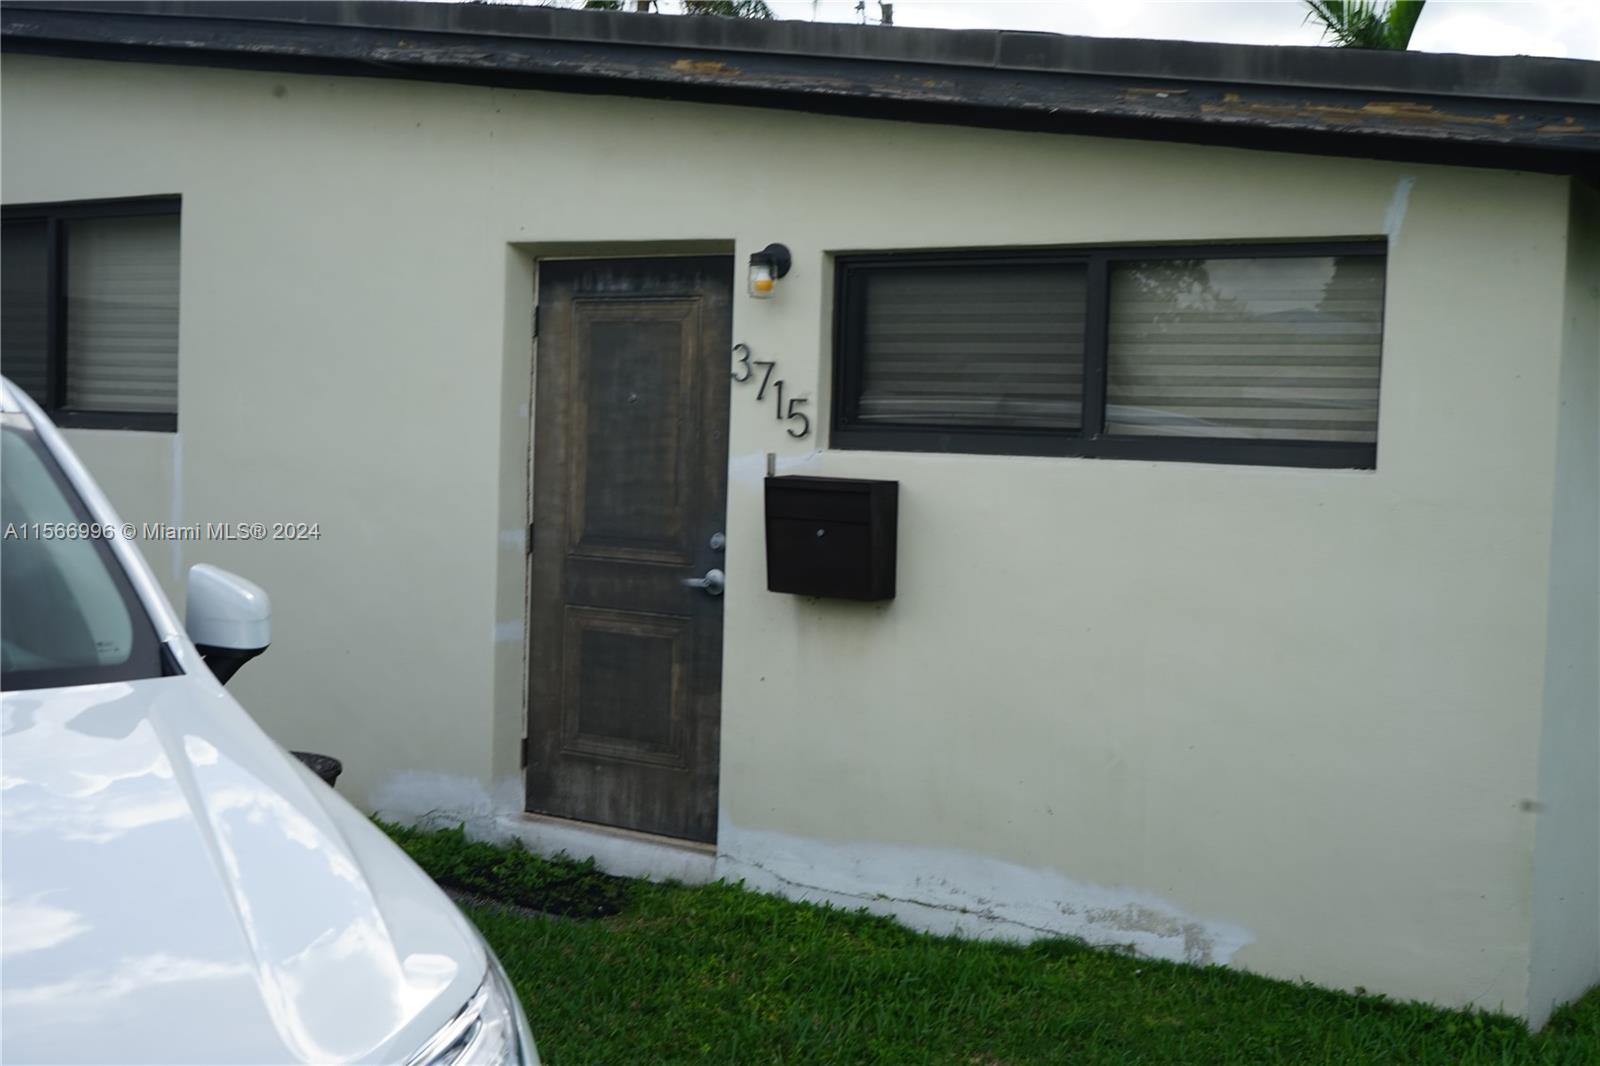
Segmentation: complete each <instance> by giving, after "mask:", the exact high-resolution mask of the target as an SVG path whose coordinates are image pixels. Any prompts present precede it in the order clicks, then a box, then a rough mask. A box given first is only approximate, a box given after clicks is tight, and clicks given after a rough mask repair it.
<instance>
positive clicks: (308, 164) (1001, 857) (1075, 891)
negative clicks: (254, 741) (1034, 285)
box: [0, 56, 1568, 1012]
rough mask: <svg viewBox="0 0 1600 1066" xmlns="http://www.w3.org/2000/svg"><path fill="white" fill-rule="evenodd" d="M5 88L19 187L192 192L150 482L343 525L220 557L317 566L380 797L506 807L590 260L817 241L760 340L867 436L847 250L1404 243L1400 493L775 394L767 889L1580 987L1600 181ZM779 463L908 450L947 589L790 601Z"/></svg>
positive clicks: (335, 684)
mask: <svg viewBox="0 0 1600 1066" xmlns="http://www.w3.org/2000/svg"><path fill="white" fill-rule="evenodd" d="M0 75H3V78H4V85H3V108H4V112H3V120H4V130H3V136H4V154H3V173H0V181H3V190H0V191H3V195H4V198H5V199H6V200H7V201H9V202H16V201H29V200H43V199H75V198H85V197H106V196H124V195H134V194H140V193H181V194H182V195H183V197H184V204H183V305H182V313H181V319H182V321H181V327H180V328H181V334H180V338H181V348H182V357H181V369H180V388H181V396H182V400H181V402H182V408H181V412H180V425H181V426H182V440H183V458H182V467H181V479H180V480H181V492H179V493H177V494H176V496H174V495H173V494H172V493H171V491H170V485H167V484H165V483H164V480H163V479H164V478H170V477H171V476H172V475H170V474H163V473H161V471H160V469H159V468H157V467H151V468H149V469H148V470H133V469H124V470H118V471H116V472H115V473H112V472H110V471H109V469H107V471H106V473H107V481H108V489H109V491H110V492H111V494H112V496H113V498H114V499H116V500H118V501H119V502H121V501H123V500H124V499H126V500H128V501H130V504H124V505H125V506H133V505H132V504H131V501H133V500H154V501H167V500H169V499H174V498H175V499H177V500H178V501H179V502H178V506H179V508H180V509H181V511H182V513H183V515H184V517H185V519H186V520H189V521H205V520H221V519H237V518H254V519H260V520H263V521H272V520H278V519H292V520H305V521H317V522H320V524H321V527H322V529H323V531H324V536H323V539H322V540H321V541H319V542H317V543H315V544H248V545H203V546H199V547H195V546H188V545H186V546H185V551H184V553H183V559H182V562H183V563H185V564H187V563H189V562H194V561H200V560H201V559H202V558H203V559H205V560H206V561H213V562H217V563H219V564H221V565H224V566H228V567H231V568H233V569H237V570H239V571H240V572H242V573H245V574H247V575H249V576H251V577H252V578H254V579H256V580H258V581H260V582H261V583H262V584H263V585H265V586H266V587H267V588H268V589H269V590H270V592H271V593H272V595H273V598H274V604H275V607H276V611H277V619H276V627H277V628H276V633H277V637H276V640H275V644H274V648H273V650H272V652H271V653H270V654H269V656H268V657H266V658H265V659H263V660H262V661H261V662H259V663H256V664H252V666H251V667H250V668H249V669H247V670H245V671H244V672H243V673H242V674H241V675H240V680H239V682H238V683H237V686H236V687H237V689H238V692H239V695H240V696H241V698H242V699H243V700H244V702H245V703H246V705H247V706H248V707H250V709H251V710H252V712H253V713H255V714H256V715H257V716H258V717H259V718H260V720H261V721H262V723H263V724H264V725H265V726H266V727H267V728H268V730H269V731H271V732H272V733H273V734H274V735H275V736H276V737H278V738H279V739H280V740H282V741H283V742H285V743H286V744H289V745H290V746H295V747H311V748H316V749H320V750H327V751H332V752H334V753H336V754H338V755H340V756H341V757H343V758H344V759H345V761H346V765H347V766H348V767H349V770H348V773H349V779H348V782H347V783H346V782H341V788H348V790H349V794H351V795H352V796H353V797H354V798H356V799H357V800H358V801H359V800H363V799H369V800H370V797H372V796H373V795H374V794H375V793H376V791H377V790H379V789H381V788H385V787H389V786H391V785H393V784H394V783H395V782H396V781H398V780H405V781H408V782H411V783H412V784H413V785H415V788H414V789H413V792H414V794H413V795H412V796H411V799H412V800H413V801H418V802H421V803H423V804H424V805H426V804H428V803H430V802H434V800H433V799H432V797H437V805H438V806H445V807H451V809H454V806H453V805H454V804H456V803H457V799H452V798H450V797H457V798H459V797H460V796H461V795H462V794H463V793H462V792H461V788H462V787H463V782H465V783H466V785H470V786H471V787H472V788H477V789H478V790H479V791H480V792H481V793H483V795H484V796H485V797H486V798H485V799H484V800H483V802H484V803H486V804H490V803H492V802H493V801H492V800H490V799H488V798H487V796H488V792H487V789H488V787H489V786H490V785H492V784H493V783H494V782H495V781H496V780H498V779H502V778H506V777H508V776H509V777H514V775H515V773H516V765H517V764H516V753H515V750H514V747H513V745H514V744H515V740H516V738H517V737H519V736H520V730H521V722H522V713H523V711H522V692H521V684H522V682H521V670H522V667H521V657H520V651H519V648H520V646H519V643H518V642H519V641H520V639H521V636H520V630H519V626H520V624H521V614H520V610H519V609H520V597H521V589H522V581H523V574H522V565H523V562H522V558H523V557H522V547H521V531H522V522H523V521H524V519H525V510H524V508H525V499H526V477H527V454H526V447H527V441H528V424H527V408H526V404H527V401H528V396H529V389H530V386H529V378H530V374H531V354H530V352H531V345H530V344H529V343H528V342H527V340H526V337H527V332H526V330H527V323H528V318H529V314H530V311H531V306H532V302H531V301H532V297H531V291H530V290H531V284H532V279H533V277H534V271H535V259H536V256H537V255H538V254H540V252H539V249H541V248H545V249H548V248H549V247H551V246H552V245H555V244H559V243H561V242H578V243H579V244H583V243H588V244H590V245H592V246H598V245H600V244H602V243H605V242H617V243H621V244H632V243H636V242H641V241H655V242H689V241H732V242H734V247H735V251H736V255H737V256H738V257H739V261H740V262H742V261H743V259H744V257H746V256H748V254H749V253H750V252H751V251H753V250H754V249H756V248H759V247H760V246H762V245H764V244H766V243H767V242H768V241H772V240H781V241H784V242H785V243H787V244H788V245H789V246H790V247H791V248H792V249H793V251H794V253H795V268H794V272H793V274H792V275H791V276H790V277H789V278H787V279H785V281H784V282H783V283H782V288H781V291H780V294H779V296H778V298H777V299H774V300H772V301H770V302H765V303H762V302H756V301H751V300H747V299H742V298H741V299H739V300H737V301H736V312H735V323H734V333H735V337H736V339H738V340H742V341H745V342H747V343H749V344H750V345H751V346H752V347H753V348H754V349H755V351H756V353H757V357H758V358H775V359H776V360H777V361H778V364H779V371H778V372H779V373H780V374H781V375H782V376H783V377H784V378H785V379H786V380H787V381H788V383H789V386H790V390H791V394H792V395H806V396H809V397H810V398H811V401H812V410H813V411H815V412H816V414H817V415H818V424H819V426H825V424H826V415H827V402H826V397H827V379H828V371H827V359H828V345H829V341H828V322H829V313H830V312H829V308H828V306H827V297H826V293H827V291H828V288H827V285H828V279H829V270H830V255H831V254H832V253H837V252H842V251H848V250H860V249H884V248H911V247H950V246H954V247H959V246H985V245H1018V244H1057V243H1062V244H1071V243H1094V242H1135V241H1183V240H1204V239H1219V240H1248V239H1255V238H1264V239H1279V238H1320V237H1370V236H1376V235H1387V236H1388V237H1389V239H1390V241H1391V258H1390V262H1389V297H1388V313H1387V321H1386V330H1385V352H1384V360H1385V367H1384V380H1383V397H1382V414H1381V425H1380V437H1379V440H1380V444H1379V448H1380V452H1379V463H1378V469H1377V470H1376V471H1374V472H1349V471H1346V472H1339V471H1315V470H1284V469H1254V468H1239V467H1226V466H1206V465H1186V464H1176V463H1149V462H1112V461H1092V460H1075V459H1038V458H1005V457H982V456H962V455H903V454H888V453H868V452H854V453H852V452H841V451H830V450H827V449H826V433H825V430H824V431H823V432H822V433H820V434H819V435H817V436H815V437H813V438H812V439H810V440H807V441H803V442H797V441H794V440H792V439H791V438H789V437H787V436H786V435H785V434H784V432H783V429H782V425H781V423H778V422H776V421H775V420H774V419H773V418H772V412H771V410H770V408H768V407H766V406H764V405H761V406H758V405H757V404H756V402H755V400H754V396H753V393H751V392H750V391H749V390H741V389H739V388H738V387H735V390H734V393H733V399H732V410H731V435H732V459H731V462H730V491H729V518H728V527H729V549H728V557H727V568H728V572H729V574H730V585H729V590H728V595H727V600H726V604H727V620H728V626H727V638H726V662H725V676H724V718H723V765H722V796H721V803H722V826H721V831H720V837H719V858H718V864H719V865H718V869H719V871H722V872H726V873H728V874H737V875H739V876H746V877H748V878H749V879H750V880H751V882H752V883H756V884H764V885H767V886H769V887H772V888H774V889H776V890H782V891H786V892H790V893H793V894H807V893H815V894H829V893H832V894H834V895H837V896H839V897H841V898H844V899H847V900H849V899H853V900H856V901H858V902H860V901H869V900H871V899H872V898H874V896H875V895H876V894H884V895H899V896H902V897H904V898H908V899H911V900H915V901H919V903H920V904H924V905H927V906H926V909H927V910H928V911H929V912H930V913H942V914H946V915H953V914H955V913H956V911H955V910H954V908H960V907H966V908H968V909H969V910H975V911H980V912H985V913H993V914H994V915H995V916H997V917H1002V918H1005V919H1006V920H1007V921H1009V922H1011V923H1012V924H1013V926H1015V927H1016V928H1018V929H1021V930H1023V931H1025V932H1026V931H1034V932H1039V931H1043V932H1062V931H1065V932H1072V933H1076V934H1079V935H1084V936H1087V937H1089V938H1091V939H1096V940H1100V941H1106V942H1135V943H1138V944H1140V945H1141V946H1142V947H1144V948H1146V949H1147V950H1151V951H1153V952H1155V953H1158V954H1169V955H1173V956H1174V957H1187V958H1194V959H1199V960H1205V959H1213V960H1216V961H1230V960H1231V961H1233V962H1234V963H1236V964H1239V965H1242V966H1246V967H1249V968H1252V969H1256V970H1259V971H1262V972H1265V973H1270V974H1275V975H1278V976H1283V977H1305V978H1308V979H1311V980H1315V981H1317V982H1320V983H1323V984H1329V985H1335V986H1356V985H1360V986H1364V987H1366V988H1368V989H1372V990H1375V991H1384V992H1387V993H1390V994H1392V995H1397V996H1416V997H1421V998H1425V999H1430V1000H1434V1001H1440V1002H1447V1003H1474V1004H1479V1005H1483V1006H1489V1007H1503V1008H1504V1009H1507V1010H1510V1011H1514V1012H1522V1011H1525V1010H1526V1009H1527V1008H1528V1006H1529V974H1530V967H1531V966H1532V956H1531V949H1530V943H1531V942H1532V936H1531V933H1530V929H1531V927H1532V925H1533V923H1534V916H1533V909H1534V903H1533V898H1532V897H1533V890H1532V882H1533V868H1534V850H1535V830H1534V826H1535V820H1536V819H1535V815H1534V813H1533V812H1532V810H1530V809H1528V808H1530V807H1536V806H1537V803H1536V802H1531V801H1535V800H1536V798H1537V797H1538V796H1539V795H1541V786H1540V781H1539V779H1538V766H1539V743H1540V726H1541V719H1542V715H1543V714H1544V711H1543V702H1542V701H1543V691H1544V686H1545V679H1546V662H1547V654H1546V653H1547V647H1546V619H1547V612H1548V608H1549V588H1550V585H1551V580H1552V575H1551V572H1550V559H1551V538H1552V501H1553V497H1554V493H1555V485H1556V478H1557V449H1556V432H1557V430H1556V423H1557V384H1558V381H1559V378H1560V375H1561V373H1562V368H1563V358H1562V352H1563V340H1564V336H1563V324H1562V307H1563V286H1564V284H1565V281H1566V270H1567V257H1566V249H1567V244H1566V234H1567V225H1568V218H1567V205H1568V195H1567V193H1568V183H1567V182H1566V181H1565V180H1564V179H1560V178H1556V177H1550V176H1542V175H1528V174H1507V173H1494V172H1483V171H1466V170H1456V169H1449V168H1440V167H1424V166H1408V165H1399V164H1389V163H1380V162H1372V161H1362V160H1338V159H1326V158H1311V157H1295V156H1287V155H1272V154H1264V153H1248V152H1242V151H1235V150H1227V149H1210V148H1202V147H1193V146H1179V145H1161V144H1146V143H1138V142H1120V141H1110V140H1099V139H1089V138H1074V137H1049V136H1038V135H1026V134H1016V133H1005V132H997V131H981V130H968V129H953V128H943V127H935V126H919V125H909V124H890V123H879V122H869V121H860V120H850V119H841V118H830V117H819V116H809V115H802V114H790V113H785V112H774V111H758V110H742V109H733V108H713V107H707V106H698V105H686V104H673V103H666V102H653V101H639V100H628V99H612V98H602V97H580V96H563V95H552V94H540V93H527V92H512V91H506V90H491V89H479V88H469V87H459V86H445V85H429V84H419V83H405V82H395V81H380V80H361V79H334V78H321V77H309V76H287V75H274V74H268V73H241V72H224V71H212V70H199V69H181V68H173V67H153V66H136V65H118V64H99V63H85V62H70V61H60V60H51V59H43V58H30V57H21V56H16V57H9V58H8V59H7V60H6V63H5V65H4V68H3V71H0ZM751 160H761V161H762V163H763V165H762V166H761V167H760V168H759V169H755V168H752V167H751V165H750V161H751ZM80 436H81V435H80ZM768 451H772V452H776V453H777V454H778V455H779V456H780V466H781V467H782V469H783V470H784V471H785V472H798V471H806V472H815V473H825V474H839V475H848V476H862V477H891V478H897V479H899V480H900V482H901V486H902V487H901V557H900V567H901V569H900V575H899V588H900V595H899V598H898V599H896V600H895V601H894V602H893V603H892V604H888V605H878V606H861V605H846V604H838V603H820V602H809V601H805V600H800V599H795V598H790V597H782V596H775V595H771V594H768V593H767V592H765V591H764V584H765V583H764V580H763V560H762V533H761V517H760V480H761V476H762V473H763V470H764V460H763V457H764V455H765V453H766V452H768ZM86 457H87V458H89V460H90V462H91V464H92V465H93V464H95V463H96V458H95V456H93V455H88V456H86ZM146 506H153V507H160V506H166V504H165V503H156V504H148V505H146ZM158 569H159V567H158ZM419 770H421V771H428V772H429V773H430V774H431V775H433V776H431V777H427V778H422V777H410V778H401V777H400V776H398V775H402V774H403V773H404V772H406V771H419ZM447 785H448V786H449V787H446V786H447ZM429 789H432V791H429ZM418 790H420V791H418ZM514 790H515V789H514V786H512V791H513V792H514ZM468 791H470V789H468ZM500 794H501V795H503V794H504V792H503V791H502V792H501V793H500ZM460 802H462V803H465V801H460ZM1559 994H1560V995H1566V994H1568V993H1567V992H1566V991H1565V990H1563V991H1561V992H1560V993H1559Z"/></svg>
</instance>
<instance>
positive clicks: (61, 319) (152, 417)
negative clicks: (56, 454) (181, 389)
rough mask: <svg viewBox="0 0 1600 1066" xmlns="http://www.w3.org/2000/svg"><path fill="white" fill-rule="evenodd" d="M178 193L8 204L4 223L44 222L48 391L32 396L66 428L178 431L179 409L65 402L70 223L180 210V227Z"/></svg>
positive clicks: (1, 215)
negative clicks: (88, 407)
mask: <svg viewBox="0 0 1600 1066" xmlns="http://www.w3.org/2000/svg"><path fill="white" fill-rule="evenodd" d="M182 207H183V199H182V197H180V196H138V197H128V198H123V199H116V200H72V201H66V202H58V203H35V204H5V205H3V206H0V223H11V222H43V223H44V224H45V393H46V395H45V396H42V397H40V396H35V397H33V400H34V402H35V403H37V404H38V405H39V406H40V407H41V408H43V409H44V412H45V413H46V414H48V415H49V416H50V420H51V421H52V422H54V423H55V424H56V425H57V426H60V427H61V428H62V429H133V430H148V431H152V432H163V433H175V432H177V429H178V413H177V412H176V411H173V412H171V413H168V412H165V411H85V410H80V409H76V408H73V407H69V406H67V402H66V400H67V299H66V296H67V284H66V281H67V223H70V222H72V221H74V220H76V219H85V218H134V217H146V216H150V215H176V216H178V217H179V227H180V231H181V227H182V215H183V211H182Z"/></svg>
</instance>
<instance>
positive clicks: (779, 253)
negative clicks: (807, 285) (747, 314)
mask: <svg viewBox="0 0 1600 1066" xmlns="http://www.w3.org/2000/svg"><path fill="white" fill-rule="evenodd" d="M792 262H793V260H792V259H791V258H790V256H789V249H788V247H787V246H786V245H782V244H769V245H767V246H766V247H765V248H763V249H761V251H759V252H756V253H755V254H754V255H752V256H751V257H750V295H751V296H754V297H755V298H756V299H758V300H770V299H771V298H772V293H773V290H775V289H776V288H777V287H778V279H779V278H781V277H783V276H784V275H785V274H787V273H789V265H790V263H792Z"/></svg>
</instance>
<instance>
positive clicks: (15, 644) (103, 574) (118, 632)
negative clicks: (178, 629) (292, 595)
mask: <svg viewBox="0 0 1600 1066" xmlns="http://www.w3.org/2000/svg"><path fill="white" fill-rule="evenodd" d="M99 532H101V531H99V530H97V529H96V528H95V525H94V523H93V521H92V519H91V518H90V517H89V513H88V510H87V509H86V508H85V507H84V505H83V502H82V501H81V500H80V499H79V498H78V496H77V494H76V493H75V492H73V490H72V487H71V485H70V484H69V483H68V481H67V480H66V478H65V476H64V475H63V474H62V472H61V469H60V467H59V466H58V465H57V464H56V462H55V460H54V459H53V458H52V457H51V455H50V453H49V451H48V450H47V449H46V448H45V447H44V445H43V443H42V442H41V441H40V440H39V437H38V434H37V433H36V432H35V431H34V429H33V426H32V424H31V423H30V422H29V421H28V419H27V418H26V417H25V416H23V415H20V414H3V415H0V534H3V539H0V690H5V691H11V690H15V689H31V688H55V687H59V686H64V685H87V684H95V683H98V682H102V681H127V680H131V679H134V678H142V677H160V676H162V674H163V673H168V672H171V671H167V670H164V669H163V667H162V664H163V657H162V654H161V647H160V644H159V642H158V641H157V639H156V633H155V629H154V627H153V626H152V625H151V623H150V619H149V617H148V616H147V615H146V614H145V612H144V608H143V606H142V605H141V604H140V603H139V601H138V598H137V597H136V596H134V594H133V588H132V586H131V585H130V584H129V582H128V578H127V575H126V574H125V573H123V571H122V567H121V566H120V565H118V563H117V561H116V559H115V557H114V556H113V554H112V552H111V548H110V545H109V544H107V543H106V541H105V540H104V539H100V538H99V537H97V536H96V534H97V533H99Z"/></svg>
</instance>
